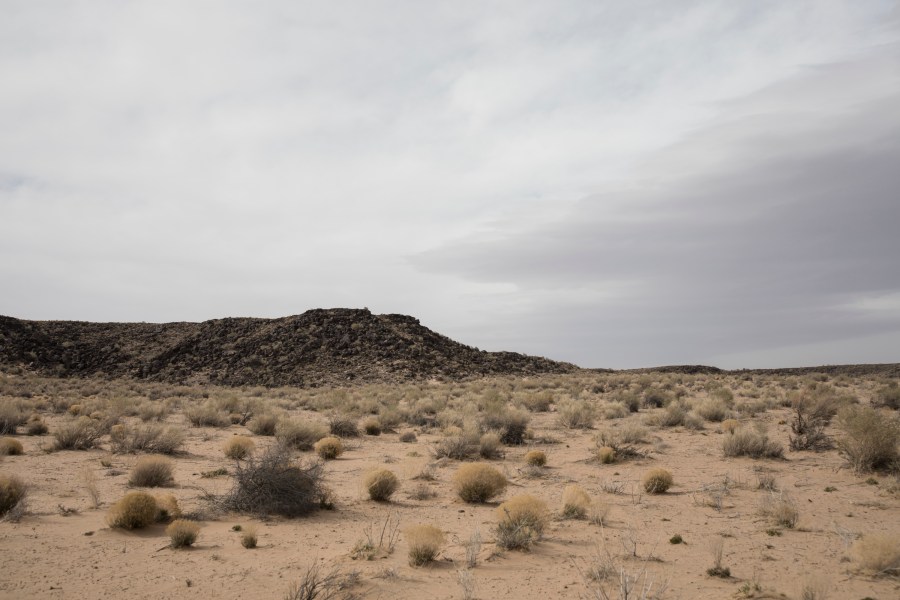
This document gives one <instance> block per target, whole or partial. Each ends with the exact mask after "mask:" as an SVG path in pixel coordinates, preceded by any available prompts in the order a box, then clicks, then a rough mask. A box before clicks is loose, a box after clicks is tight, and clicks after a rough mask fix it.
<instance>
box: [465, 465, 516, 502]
mask: <svg viewBox="0 0 900 600" xmlns="http://www.w3.org/2000/svg"><path fill="white" fill-rule="evenodd" d="M453 485H454V487H455V489H456V493H457V494H458V495H459V497H460V498H461V499H462V500H463V501H464V502H469V503H477V502H486V501H487V500H490V499H491V498H493V497H495V496H498V495H500V494H502V493H503V490H505V489H506V485H507V481H506V477H504V476H503V473H501V472H500V471H498V470H497V469H495V468H494V467H492V466H490V465H487V464H484V463H472V464H468V465H463V466H461V467H460V468H459V469H458V470H457V471H456V473H454V475H453Z"/></svg>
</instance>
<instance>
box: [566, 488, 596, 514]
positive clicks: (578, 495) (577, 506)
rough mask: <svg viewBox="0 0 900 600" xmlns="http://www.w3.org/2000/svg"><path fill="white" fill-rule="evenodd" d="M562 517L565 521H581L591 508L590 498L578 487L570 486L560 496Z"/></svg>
mask: <svg viewBox="0 0 900 600" xmlns="http://www.w3.org/2000/svg"><path fill="white" fill-rule="evenodd" d="M562 503H563V506H562V516H563V517H564V518H566V519H583V518H585V517H586V516H587V513H588V509H590V507H591V497H590V496H589V495H588V493H587V492H586V491H584V488H583V487H581V486H580V485H575V484H570V485H567V486H566V487H565V489H564V490H563V495H562Z"/></svg>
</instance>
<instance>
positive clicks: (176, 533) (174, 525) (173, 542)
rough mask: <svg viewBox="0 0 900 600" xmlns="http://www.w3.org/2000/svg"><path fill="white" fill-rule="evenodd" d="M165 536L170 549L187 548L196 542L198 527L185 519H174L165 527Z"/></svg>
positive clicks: (198, 532) (198, 533)
mask: <svg viewBox="0 0 900 600" xmlns="http://www.w3.org/2000/svg"><path fill="white" fill-rule="evenodd" d="M166 535H168V536H169V540H170V542H169V545H170V546H171V547H172V548H188V547H189V546H191V545H193V543H194V542H196V541H197V536H198V535H200V526H199V525H197V524H196V523H194V522H193V521H189V520H187V519H175V520H174V521H172V522H171V523H169V526H168V527H166Z"/></svg>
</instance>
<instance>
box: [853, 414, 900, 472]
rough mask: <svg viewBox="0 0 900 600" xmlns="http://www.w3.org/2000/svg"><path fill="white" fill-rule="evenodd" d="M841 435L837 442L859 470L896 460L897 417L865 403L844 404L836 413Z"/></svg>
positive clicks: (899, 422)
mask: <svg viewBox="0 0 900 600" xmlns="http://www.w3.org/2000/svg"><path fill="white" fill-rule="evenodd" d="M838 426H839V427H840V429H841V431H842V432H843V435H842V436H841V437H840V438H839V439H838V442H837V446H838V450H840V452H841V454H842V455H843V456H844V458H846V459H847V461H848V462H849V463H850V465H851V466H852V467H853V468H854V469H855V470H856V471H857V472H859V473H866V472H869V471H874V470H877V469H884V468H890V467H892V466H893V465H895V464H896V463H897V462H898V460H900V455H898V452H897V445H898V443H900V419H898V418H897V417H891V416H888V415H887V414H885V413H882V412H880V411H879V410H877V409H874V408H869V407H866V406H847V407H845V408H844V409H843V410H841V411H840V413H838Z"/></svg>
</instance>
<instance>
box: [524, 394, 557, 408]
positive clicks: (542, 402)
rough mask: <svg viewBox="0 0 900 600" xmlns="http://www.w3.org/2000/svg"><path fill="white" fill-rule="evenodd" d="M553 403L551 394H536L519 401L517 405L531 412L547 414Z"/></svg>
mask: <svg viewBox="0 0 900 600" xmlns="http://www.w3.org/2000/svg"><path fill="white" fill-rule="evenodd" d="M552 403H553V394H552V393H550V392H538V393H536V394H528V395H527V396H524V397H523V398H520V399H519V404H521V405H522V406H524V407H525V408H527V409H528V410H530V411H531V412H547V411H548V410H550V404H552Z"/></svg>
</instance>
